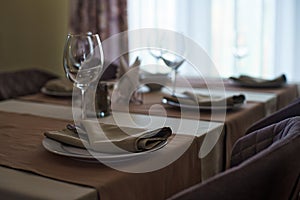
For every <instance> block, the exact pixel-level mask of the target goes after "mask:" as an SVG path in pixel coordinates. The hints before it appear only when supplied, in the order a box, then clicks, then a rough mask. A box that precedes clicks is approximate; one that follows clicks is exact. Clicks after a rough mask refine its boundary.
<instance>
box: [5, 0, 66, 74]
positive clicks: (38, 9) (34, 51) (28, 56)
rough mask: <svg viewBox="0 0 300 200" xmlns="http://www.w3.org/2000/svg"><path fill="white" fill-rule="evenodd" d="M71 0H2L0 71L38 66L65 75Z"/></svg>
mask: <svg viewBox="0 0 300 200" xmlns="http://www.w3.org/2000/svg"><path fill="white" fill-rule="evenodd" d="M68 5H69V0H5V1H4V0H2V2H1V7H0V72H2V71H9V70H18V69H25V68H33V67H34V68H39V69H44V70H47V71H51V72H53V73H55V74H57V75H63V66H62V54H63V46H64V40H65V37H66V34H67V32H68V15H69V14H68Z"/></svg>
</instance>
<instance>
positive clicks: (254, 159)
mask: <svg viewBox="0 0 300 200" xmlns="http://www.w3.org/2000/svg"><path fill="white" fill-rule="evenodd" d="M298 152H300V117H299V116H298V117H294V118H288V119H286V120H284V121H281V122H279V123H276V124H273V125H271V126H268V127H265V128H262V129H259V130H257V131H254V132H252V133H250V134H248V135H246V136H244V137H243V138H240V139H239V140H238V141H237V142H236V144H235V146H234V148H233V152H232V157H231V165H232V168H230V169H228V170H226V171H225V172H223V173H220V174H218V175H216V176H215V177H213V178H211V179H209V180H207V181H205V182H203V183H199V184H197V185H195V186H192V187H190V188H188V189H186V190H184V191H182V192H180V193H178V194H176V195H175V196H172V197H171V198H170V199H169V200H185V199H189V200H196V199H205V200H219V199H222V200H240V199H243V200H252V199H256V200H271V199H272V200H282V199H292V200H296V199H297V197H298V195H299V191H300V159H299V155H298Z"/></svg>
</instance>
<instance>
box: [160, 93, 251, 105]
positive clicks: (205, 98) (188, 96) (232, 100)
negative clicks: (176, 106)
mask: <svg viewBox="0 0 300 200" xmlns="http://www.w3.org/2000/svg"><path fill="white" fill-rule="evenodd" d="M183 94H184V96H180V97H179V96H171V95H165V96H164V98H165V99H166V100H167V101H172V102H175V103H180V104H185V105H195V106H207V107H209V106H235V105H237V104H242V103H244V101H245V99H246V98H245V95H243V94H240V95H233V96H229V97H226V98H222V97H218V96H210V95H204V94H194V93H191V92H188V91H186V92H184V93H183Z"/></svg>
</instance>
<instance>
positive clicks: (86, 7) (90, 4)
mask: <svg viewBox="0 0 300 200" xmlns="http://www.w3.org/2000/svg"><path fill="white" fill-rule="evenodd" d="M127 24H128V23H127V0H70V31H71V32H73V33H87V32H92V33H98V34H99V35H100V38H101V41H102V42H103V41H104V40H106V39H108V38H109V37H110V36H112V35H114V34H117V33H120V32H123V31H126V30H127V29H128V26H127ZM120 45H123V46H122V48H124V47H125V48H126V49H128V41H125V42H124V41H123V43H122V44H117V43H116V44H115V45H111V46H109V47H103V52H104V57H105V58H104V62H106V60H110V59H106V58H109V57H110V55H119V54H118V52H119V49H120ZM110 62H111V61H110ZM118 64H119V61H118V60H117V61H114V62H113V63H106V64H105V66H106V65H109V66H107V68H106V69H105V72H104V75H103V76H102V79H111V78H115V75H116V68H117V65H118Z"/></svg>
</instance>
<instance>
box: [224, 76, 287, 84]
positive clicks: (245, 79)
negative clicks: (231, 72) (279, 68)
mask: <svg viewBox="0 0 300 200" xmlns="http://www.w3.org/2000/svg"><path fill="white" fill-rule="evenodd" d="M229 79H230V80H232V81H234V82H236V83H239V84H241V85H243V86H248V87H251V86H252V87H280V86H282V85H283V84H285V83H286V82H287V79H286V76H285V75H284V74H282V75H280V76H278V77H276V78H274V79H262V78H255V77H251V76H246V75H241V76H239V77H229Z"/></svg>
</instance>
